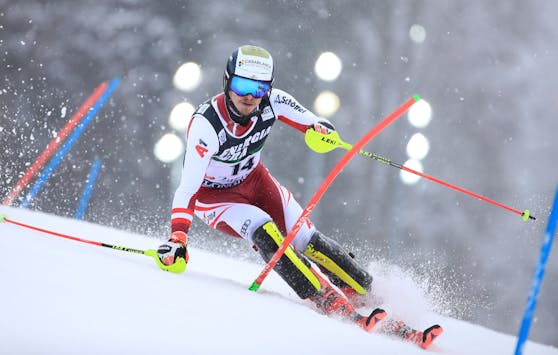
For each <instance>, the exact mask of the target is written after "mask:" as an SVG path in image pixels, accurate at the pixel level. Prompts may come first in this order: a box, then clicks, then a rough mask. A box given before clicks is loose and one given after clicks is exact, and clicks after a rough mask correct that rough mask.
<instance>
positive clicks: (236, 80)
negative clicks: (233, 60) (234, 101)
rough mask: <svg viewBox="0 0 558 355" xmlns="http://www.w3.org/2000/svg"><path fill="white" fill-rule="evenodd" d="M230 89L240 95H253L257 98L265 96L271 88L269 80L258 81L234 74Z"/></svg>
mask: <svg viewBox="0 0 558 355" xmlns="http://www.w3.org/2000/svg"><path fill="white" fill-rule="evenodd" d="M230 89H231V90H232V91H233V92H234V93H235V94H237V95H238V96H246V95H248V94H250V95H252V96H253V97H255V98H256V99H259V98H260V97H263V96H264V95H265V94H267V93H268V92H269V90H270V89H271V83H270V82H269V81H258V80H252V79H247V78H242V77H240V76H233V78H232V79H231V84H230Z"/></svg>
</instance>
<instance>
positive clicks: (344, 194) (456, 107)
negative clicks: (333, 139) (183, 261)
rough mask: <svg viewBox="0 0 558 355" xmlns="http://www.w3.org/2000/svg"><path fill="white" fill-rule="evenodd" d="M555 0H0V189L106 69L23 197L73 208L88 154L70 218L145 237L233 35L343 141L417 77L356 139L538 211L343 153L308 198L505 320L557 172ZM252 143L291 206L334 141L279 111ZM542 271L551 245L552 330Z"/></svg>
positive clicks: (165, 208)
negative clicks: (309, 133) (367, 136)
mask: <svg viewBox="0 0 558 355" xmlns="http://www.w3.org/2000/svg"><path fill="white" fill-rule="evenodd" d="M556 14H558V3H555V2H550V1H542V0H541V1H537V0H535V1H525V2H519V1H503V0H502V1H500V0H498V1H491V2H485V1H476V0H475V1H466V2H465V1H452V2H450V1H442V2H440V1H434V0H423V1H403V0H392V1H389V2H388V1H352V2H339V1H333V0H305V1H262V0H253V1H235V2H229V1H164V2H155V1H148V0H105V1H100V2H99V1H74V0H56V1H54V0H51V1H32V0H26V1H21V0H11V1H10V0H0V72H1V75H2V77H1V79H0V80H1V87H0V151H1V152H2V153H1V154H2V156H1V159H0V167H1V168H0V197H1V198H4V196H6V195H8V193H9V192H10V191H11V190H12V188H13V187H14V186H15V184H16V182H17V181H18V180H19V179H20V178H21V176H22V175H23V174H24V173H25V171H26V169H27V168H28V167H29V166H30V165H31V164H32V163H33V162H34V161H35V160H36V159H37V157H38V156H39V154H40V153H41V152H42V151H43V150H44V149H45V147H46V146H47V144H48V143H49V142H50V141H51V140H52V139H53V138H54V137H56V136H57V133H58V132H59V131H60V130H61V128H62V127H63V126H64V125H65V124H66V122H67V121H68V120H69V119H70V116H72V115H73V114H74V113H75V111H76V110H77V108H78V107H79V106H80V105H81V104H82V103H83V102H84V101H85V99H86V98H87V97H88V96H89V95H90V93H91V92H92V91H93V90H94V88H95V87H97V86H98V85H99V84H100V83H101V82H103V81H110V80H111V79H113V78H115V77H119V78H120V79H121V83H120V85H119V86H118V88H117V89H116V90H115V92H114V93H113V94H112V96H111V97H110V99H109V101H108V102H107V103H106V104H105V105H104V106H103V107H102V109H101V110H100V112H99V113H98V114H97V116H96V118H95V120H94V122H93V123H92V124H91V126H90V127H89V128H88V129H87V130H86V131H85V133H84V134H83V136H82V137H81V138H80V139H79V141H78V142H77V143H76V145H75V146H74V147H73V148H72V150H71V151H70V152H69V154H68V155H67V156H66V157H65V158H64V159H63V161H62V163H61V164H60V165H59V166H58V168H57V169H56V170H55V171H54V172H53V175H52V177H51V178H50V179H49V180H48V181H47V182H46V184H45V185H44V187H43V188H42V189H41V191H40V192H39V193H38V194H37V196H36V197H35V198H34V199H33V200H32V201H31V203H30V204H29V205H28V206H27V207H28V208H31V209H34V210H39V211H44V212H47V213H53V214H57V215H61V216H69V217H72V216H74V214H75V212H76V207H77V204H78V201H79V200H80V197H81V194H82V191H83V189H84V187H85V186H86V180H87V176H88V174H89V172H90V169H91V166H92V164H93V162H94V161H95V159H99V160H100V161H101V169H100V173H99V175H98V179H97V181H96V184H95V186H94V190H93V192H92V195H91V199H90V202H89V205H88V208H87V212H86V214H85V216H84V219H85V220H87V221H90V222H94V223H99V224H102V225H108V226H114V227H116V228H120V229H126V230H130V231H133V232H137V233H141V234H146V235H149V236H152V237H153V238H154V239H157V240H154V247H155V246H156V245H158V243H159V242H160V240H159V239H161V240H162V239H165V238H166V237H167V235H168V233H169V230H170V227H169V216H170V206H171V201H172V195H173V193H174V189H175V187H176V184H177V180H178V178H179V176H178V175H177V174H178V172H179V170H180V168H181V157H182V147H183V144H184V136H185V134H184V132H185V126H186V124H187V122H188V119H189V117H188V116H189V115H190V113H191V111H192V110H193V109H194V107H196V106H197V105H199V104H200V103H201V102H203V101H205V100H206V99H208V98H210V97H211V96H213V95H214V94H216V93H218V92H219V91H220V90H222V73H223V70H224V66H225V62H226V59H227V58H228V56H229V55H230V54H231V52H232V51H233V50H234V49H235V48H236V47H238V46H240V45H243V44H255V45H259V46H262V47H264V48H266V49H268V50H269V51H270V52H271V53H272V55H273V56H274V59H275V63H276V69H275V74H276V79H275V87H278V88H281V89H283V90H286V91H288V92H290V93H291V94H292V95H294V96H295V97H296V98H297V99H298V100H299V102H300V103H302V104H303V105H304V106H306V107H307V108H309V109H311V110H313V111H314V112H316V113H319V114H320V115H323V116H327V117H329V119H330V120H331V121H332V122H333V123H334V124H335V125H336V127H337V129H338V130H339V132H340V133H341V137H342V138H343V139H344V140H345V141H347V142H351V143H354V142H356V141H357V140H358V139H359V138H360V137H361V136H362V135H363V134H364V133H365V132H367V131H368V130H369V129H371V128H372V127H373V126H374V125H375V124H376V123H378V122H379V121H380V120H381V119H382V118H383V117H385V116H386V115H388V114H389V113H391V112H392V111H393V110H394V109H395V108H396V107H398V106H399V105H400V104H402V103H403V102H405V101H406V100H407V99H408V98H410V97H411V96H412V95H414V94H419V95H421V97H422V98H423V99H424V100H423V101H421V105H416V107H414V110H413V112H411V113H410V114H409V115H406V116H405V117H404V118H402V119H400V120H398V121H396V122H395V123H394V124H393V125H391V126H390V127H388V128H387V129H385V130H384V131H383V132H382V133H381V134H380V135H379V136H378V137H377V138H375V139H374V140H373V141H372V142H371V143H370V144H368V145H367V146H366V150H369V151H372V152H375V153H378V154H380V155H383V156H385V157H388V158H390V159H392V160H393V161H395V162H399V163H401V164H402V163H404V162H407V161H409V164H412V165H410V166H411V167H414V168H416V169H418V170H423V171H424V172H425V173H427V174H429V175H432V176H435V177H437V178H440V179H442V180H445V181H447V182H450V183H453V184H456V185H458V186H461V187H464V188H466V189H469V190H471V191H473V192H476V193H478V194H481V195H484V196H486V197H489V198H491V199H494V200H496V201H499V202H502V203H504V204H506V205H509V206H511V207H513V208H515V209H519V210H521V211H522V210H524V209H527V208H528V209H530V210H531V212H532V214H533V215H535V216H536V217H537V220H536V221H529V222H523V221H522V220H521V217H520V216H518V215H516V214H513V213H510V212H508V211H506V210H504V209H501V208H497V207H495V206H493V205H490V204H487V203H485V202H482V201H479V200H476V199H475V198H472V197H470V196H467V195H465V194H462V193H458V192H456V191H453V190H450V189H447V188H445V187H442V186H440V185H438V184H434V183H432V182H430V181H426V180H424V179H420V180H415V179H412V178H411V179H409V176H405V175H401V174H400V171H399V170H398V169H395V168H392V167H389V166H387V165H383V164H380V163H377V162H375V161H374V160H371V159H367V158H365V157H361V156H356V157H355V158H354V159H353V160H352V161H351V162H350V163H349V165H348V166H347V167H346V168H345V169H344V171H343V172H342V173H341V174H340V175H339V176H338V178H337V179H336V180H335V182H334V183H333V184H332V186H331V187H330V189H329V190H328V191H327V193H326V194H325V195H324V197H323V199H322V200H321V201H320V203H319V204H318V206H317V207H316V208H315V210H314V212H313V214H312V220H313V221H314V223H315V224H316V225H317V226H318V228H319V229H320V230H321V231H322V232H324V233H325V234H327V235H330V236H332V237H334V238H335V239H337V240H338V241H339V242H340V243H342V244H343V245H344V246H346V247H347V248H348V249H349V250H352V251H353V252H354V253H355V254H356V255H357V258H359V259H361V260H363V261H365V262H371V261H382V262H386V263H388V264H392V265H397V266H399V267H402V268H405V269H407V270H411V271H412V273H413V274H414V275H415V277H416V278H417V279H419V280H421V281H426V284H427V285H428V286H427V287H428V289H427V290H426V292H430V293H431V294H432V297H433V298H434V299H437V301H438V305H442V307H439V309H438V311H439V312H441V313H443V314H446V315H451V316H454V317H457V318H460V319H464V320H468V321H473V322H475V323H478V324H482V325H485V326H487V327H490V328H493V329H496V330H498V331H503V332H506V333H509V334H516V333H517V330H518V329H519V324H520V320H521V317H522V314H523V309H524V306H525V301H526V299H527V294H528V291H529V287H530V283H531V278H532V276H533V273H534V268H535V264H536V262H537V261H538V258H539V251H540V245H541V242H542V239H543V236H544V231H545V228H546V222H547V220H548V215H549V213H550V205H551V203H552V199H553V196H554V192H555V188H556V185H557V182H558V167H557V164H556V153H557V152H558V143H557V142H556V132H558V120H557V118H556V112H557V111H558V82H557V79H556V78H557V77H558V75H557V74H556V63H557V62H558V49H557V47H556V43H558V42H557V40H558V27H557V26H556V25H555V23H556V22H555V21H556ZM267 142H268V144H267V148H266V149H265V150H264V151H263V153H262V154H263V161H264V163H265V164H266V165H267V167H268V168H269V169H270V170H271V172H272V173H273V174H274V175H275V177H276V178H278V179H279V180H280V181H281V182H282V184H283V185H285V186H286V187H288V188H289V189H290V190H291V191H292V192H293V193H294V194H295V196H296V197H297V198H298V200H299V201H300V203H301V205H303V206H305V205H306V203H307V202H308V200H309V199H310V198H311V196H312V195H313V194H314V192H315V190H316V188H317V187H318V186H319V185H320V183H321V182H322V180H323V178H324V177H325V176H326V175H327V173H328V172H329V170H330V169H331V168H332V167H333V166H334V165H335V163H336V162H337V161H338V160H339V159H340V158H341V157H342V155H343V154H344V152H343V151H341V150H339V151H334V152H331V153H328V154H324V155H319V154H316V153H314V152H312V151H310V150H309V149H308V148H307V147H306V146H305V144H304V140H303V136H302V135H301V134H299V133H298V132H297V131H295V130H293V129H292V128H290V127H288V126H286V125H284V124H282V123H278V124H276V125H275V128H274V130H273V132H272V134H271V136H270V137H269V139H268V140H267ZM27 192H28V189H26V190H24V191H23V192H22V193H21V194H20V195H19V197H18V199H16V200H15V201H14V202H13V203H12V205H14V206H18V205H21V203H22V201H23V198H24V197H25V193H27ZM190 234H191V242H192V244H194V245H195V246H198V247H201V248H207V249H210V250H216V251H218V252H222V253H229V254H231V255H237V254H239V255H241V256H242V257H247V258H255V254H253V253H252V254H251V253H250V248H249V246H248V245H246V244H244V243H241V242H239V241H236V240H232V238H226V237H223V236H221V235H218V234H216V233H214V232H213V231H211V230H208V228H207V227H205V226H204V225H202V222H201V221H199V220H196V221H195V223H194V225H193V228H192V229H191V233H190ZM99 239H101V236H100V237H99ZM45 252H48V251H45ZM249 280H250V276H248V279H247V282H249ZM557 282H558V262H557V260H556V252H553V253H551V255H550V258H549V264H548V266H547V271H546V275H545V280H544V283H543V285H542V289H541V294H540V297H539V304H538V308H537V312H536V314H535V320H534V323H533V326H532V328H531V332H530V338H531V339H532V340H535V341H540V342H544V343H546V344H552V345H555V346H558V337H557V336H556V334H558V311H557V310H558V298H557V297H555V295H556V294H557V293H558V284H557Z"/></svg>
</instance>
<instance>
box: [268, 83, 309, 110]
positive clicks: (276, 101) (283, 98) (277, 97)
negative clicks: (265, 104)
mask: <svg viewBox="0 0 558 355" xmlns="http://www.w3.org/2000/svg"><path fill="white" fill-rule="evenodd" d="M269 102H270V104H271V107H272V108H273V109H274V110H279V111H280V112H281V111H282V110H295V111H298V112H301V113H304V112H306V111H307V110H306V108H305V107H304V106H302V105H301V104H300V103H299V102H298V101H297V100H296V99H295V98H294V96H293V95H291V94H290V93H288V92H286V91H284V90H281V89H276V88H273V89H272V90H271V94H270V95H269Z"/></svg>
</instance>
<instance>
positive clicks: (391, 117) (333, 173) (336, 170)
mask: <svg viewBox="0 0 558 355" xmlns="http://www.w3.org/2000/svg"><path fill="white" fill-rule="evenodd" d="M419 100H420V97H419V96H418V95H415V96H413V97H412V98H410V99H409V100H407V101H406V102H405V103H404V104H403V105H401V106H400V107H399V108H397V109H396V110H395V111H393V112H392V113H391V114H390V115H389V116H387V117H386V118H384V119H383V120H382V121H381V122H380V123H378V124H377V125H376V126H374V127H373V128H372V129H371V130H370V131H369V132H368V133H367V134H366V135H365V136H364V137H362V138H361V139H360V140H359V141H358V142H357V143H356V144H355V145H354V146H353V147H352V148H351V149H350V150H349V151H348V152H347V153H346V154H345V155H344V156H343V157H342V158H341V160H340V161H339V162H338V163H337V164H336V165H335V166H334V167H333V169H331V171H330V172H329V174H328V176H327V177H326V178H325V179H324V181H323V182H322V184H321V185H320V187H319V188H318V190H317V191H316V193H314V196H312V198H311V199H310V202H308V205H307V206H306V208H305V209H304V210H303V211H302V214H301V215H300V217H299V218H298V220H297V221H296V223H295V224H294V226H293V228H292V229H291V231H290V232H289V234H287V236H286V237H285V240H284V241H283V244H281V246H280V247H279V249H277V251H276V252H275V254H273V256H272V257H271V259H270V260H269V262H268V263H267V265H266V266H265V267H264V269H263V270H262V272H261V273H260V275H259V276H258V277H257V278H256V280H255V281H254V282H253V283H252V285H251V286H250V288H249V290H251V291H257V290H258V289H259V288H260V285H261V284H262V282H263V281H264V280H265V278H266V277H267V275H268V274H269V273H270V271H271V270H272V269H273V268H274V267H275V265H276V264H277V262H278V261H279V259H280V258H281V256H283V253H284V252H285V250H286V249H287V247H288V246H289V245H290V244H291V241H292V240H293V239H294V237H295V235H296V233H298V231H299V230H300V228H301V227H302V225H303V224H304V222H306V220H307V219H308V216H309V215H310V213H312V211H313V210H314V207H316V204H317V203H318V202H319V201H320V199H321V198H322V196H323V195H324V193H325V192H326V190H327V189H328V188H329V186H330V185H331V183H332V182H333V180H334V179H335V178H336V177H337V175H338V174H339V173H340V172H341V170H343V168H344V167H345V165H347V163H348V162H349V161H350V160H351V159H352V158H353V157H354V156H355V155H356V154H357V153H358V152H359V151H360V150H361V149H362V147H364V145H365V144H367V143H368V142H370V141H371V140H372V138H374V137H375V136H376V135H377V134H378V133H380V132H381V131H382V130H384V129H385V128H386V127H387V126H389V125H390V124H391V123H392V122H393V121H395V120H396V119H398V118H399V117H400V116H401V115H402V114H403V113H405V112H406V111H407V110H408V109H409V108H410V107H411V106H412V105H413V104H414V103H415V102H417V101H419Z"/></svg>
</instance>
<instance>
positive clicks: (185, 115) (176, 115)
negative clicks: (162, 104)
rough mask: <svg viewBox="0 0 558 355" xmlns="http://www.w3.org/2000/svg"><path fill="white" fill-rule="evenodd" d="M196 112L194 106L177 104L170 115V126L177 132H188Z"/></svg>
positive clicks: (183, 103) (187, 103)
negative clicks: (187, 129)
mask: <svg viewBox="0 0 558 355" xmlns="http://www.w3.org/2000/svg"><path fill="white" fill-rule="evenodd" d="M195 110H196V109H195V108H194V106H193V105H192V104H191V103H189V102H181V103H179V104H177V105H176V106H174V108H173V109H172V111H171V113H170V116H169V125H170V126H171V127H172V128H174V129H175V130H177V131H180V132H184V131H186V128H188V125H189V124H190V119H191V118H192V114H193V113H194V111H195Z"/></svg>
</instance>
